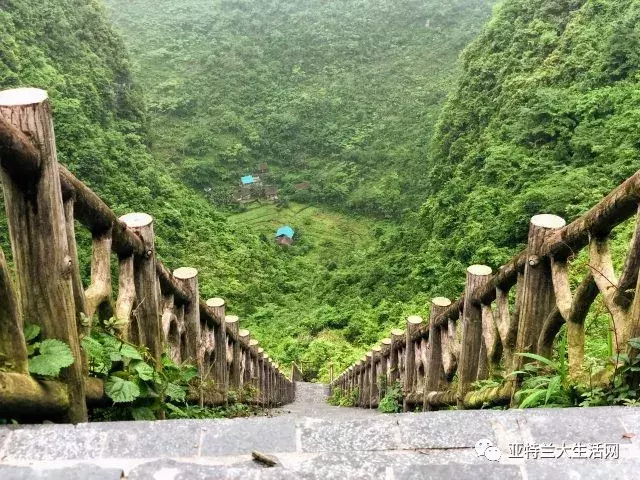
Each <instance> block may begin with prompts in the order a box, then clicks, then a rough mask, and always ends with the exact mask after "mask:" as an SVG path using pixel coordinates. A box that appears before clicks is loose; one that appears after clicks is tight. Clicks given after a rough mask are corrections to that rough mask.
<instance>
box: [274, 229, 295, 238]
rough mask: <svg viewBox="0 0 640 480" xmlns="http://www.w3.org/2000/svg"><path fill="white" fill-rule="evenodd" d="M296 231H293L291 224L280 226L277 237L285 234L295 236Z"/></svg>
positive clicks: (289, 236) (288, 236)
mask: <svg viewBox="0 0 640 480" xmlns="http://www.w3.org/2000/svg"><path fill="white" fill-rule="evenodd" d="M294 233H295V232H294V231H293V228H291V227H289V226H285V227H280V228H279V229H278V231H277V232H276V237H281V236H282V235H284V236H285V237H287V238H293V235H294Z"/></svg>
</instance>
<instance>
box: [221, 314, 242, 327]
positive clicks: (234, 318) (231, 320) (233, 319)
mask: <svg viewBox="0 0 640 480" xmlns="http://www.w3.org/2000/svg"><path fill="white" fill-rule="evenodd" d="M239 320H240V319H239V318H238V317H237V316H236V315H226V316H225V317H224V321H225V323H226V324H227V325H229V324H230V323H238V321H239Z"/></svg>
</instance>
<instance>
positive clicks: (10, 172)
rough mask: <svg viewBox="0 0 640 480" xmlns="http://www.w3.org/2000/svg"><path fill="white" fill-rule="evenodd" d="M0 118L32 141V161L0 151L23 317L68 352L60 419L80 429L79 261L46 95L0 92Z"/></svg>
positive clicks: (82, 396)
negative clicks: (75, 275)
mask: <svg viewBox="0 0 640 480" xmlns="http://www.w3.org/2000/svg"><path fill="white" fill-rule="evenodd" d="M0 118H3V119H6V120H3V122H4V123H5V124H6V125H7V126H10V128H9V130H11V129H13V130H15V131H18V132H19V133H20V135H18V136H17V137H18V138H20V139H24V138H25V135H24V134H22V132H26V133H27V134H28V136H29V137H30V139H31V142H29V140H27V141H26V142H21V144H22V145H24V146H25V147H26V150H29V151H30V153H35V155H31V154H30V155H28V158H29V159H30V160H33V161H32V162H31V161H30V162H25V161H24V160H26V158H20V157H19V156H16V157H12V156H11V155H9V154H6V152H5V151H3V152H2V154H1V155H2V158H0V160H1V162H2V163H1V165H2V168H0V171H1V173H2V175H1V176H2V183H3V191H4V200H5V208H6V212H7V221H8V224H9V233H10V237H11V245H12V251H13V260H14V263H15V268H16V276H17V287H18V298H19V299H20V304H21V308H20V311H21V313H22V316H23V321H24V323H25V324H30V323H33V324H37V325H39V326H40V328H41V335H42V337H43V338H57V339H59V340H62V341H63V342H65V343H67V344H68V345H69V347H70V348H71V351H72V352H73V356H74V358H75V362H74V363H73V365H71V366H70V367H68V368H66V369H65V370H64V371H63V372H62V374H61V378H62V380H63V381H64V382H65V383H66V384H67V386H68V390H69V403H70V406H69V410H68V412H67V414H66V416H65V417H64V418H63V420H66V421H69V422H73V423H77V422H84V421H86V420H87V407H86V402H85V386H84V377H83V375H82V357H81V353H80V343H79V339H78V331H77V325H76V307H75V301H74V295H73V286H72V283H71V275H72V272H73V263H74V262H76V261H77V259H75V258H71V256H70V255H69V243H68V241H67V232H66V224H65V216H64V208H63V204H62V190H61V187H60V172H59V168H58V157H57V153H56V141H55V135H54V130H53V121H52V117H51V105H50V103H49V99H48V95H47V92H45V91H44V90H38V89H34V88H21V89H16V90H7V91H4V92H0ZM4 130H5V131H6V130H7V129H6V128H5V129H4ZM13 130H11V131H13ZM34 147H35V148H34ZM17 160H19V161H17Z"/></svg>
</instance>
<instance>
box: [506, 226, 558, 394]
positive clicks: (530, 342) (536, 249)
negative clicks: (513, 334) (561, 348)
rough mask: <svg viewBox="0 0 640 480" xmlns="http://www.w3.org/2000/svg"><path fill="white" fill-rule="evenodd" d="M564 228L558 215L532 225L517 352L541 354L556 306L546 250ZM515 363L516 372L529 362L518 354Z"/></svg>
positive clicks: (520, 312)
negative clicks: (540, 344)
mask: <svg viewBox="0 0 640 480" xmlns="http://www.w3.org/2000/svg"><path fill="white" fill-rule="evenodd" d="M564 225H565V221H564V220H563V219H562V218H560V217H557V216H555V215H536V216H534V217H533V218H532V219H531V223H530V224H529V239H528V243H527V253H526V255H527V262H526V264H525V267H524V278H523V284H522V296H521V302H520V309H519V318H518V337H517V340H516V352H517V353H522V352H529V353H537V347H538V339H539V338H540V333H541V332H542V327H543V325H544V321H545V319H546V318H547V316H548V315H549V314H550V313H551V311H552V310H553V309H554V308H555V306H556V301H555V295H554V292H553V282H552V276H551V264H550V260H549V259H548V258H546V257H544V256H542V247H543V244H544V240H545V238H547V236H548V235H549V234H550V233H552V232H553V231H554V230H557V229H559V228H562V227H564ZM513 360H514V365H513V368H514V370H520V367H521V366H522V364H523V363H524V362H525V359H524V358H523V357H522V356H520V355H515V356H514V359H513ZM516 383H517V382H516ZM514 385H515V384H514Z"/></svg>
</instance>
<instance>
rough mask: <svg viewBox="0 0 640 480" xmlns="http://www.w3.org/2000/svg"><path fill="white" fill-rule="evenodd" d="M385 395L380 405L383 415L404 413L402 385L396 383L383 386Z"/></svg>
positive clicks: (379, 408)
mask: <svg viewBox="0 0 640 480" xmlns="http://www.w3.org/2000/svg"><path fill="white" fill-rule="evenodd" d="M383 391H384V395H383V397H382V398H381V399H380V403H379V404H378V410H380V411H381V412H382V413H398V412H401V411H402V399H403V396H402V385H401V384H400V382H398V381H396V382H394V383H392V384H391V385H383Z"/></svg>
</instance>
